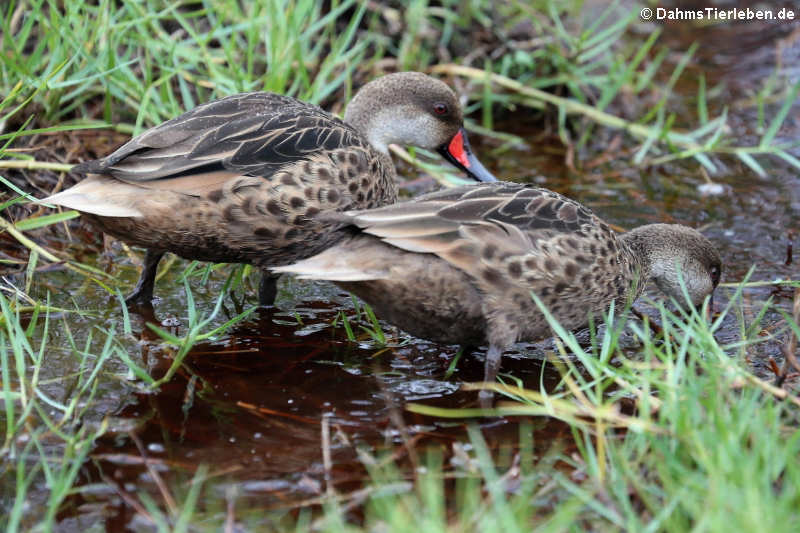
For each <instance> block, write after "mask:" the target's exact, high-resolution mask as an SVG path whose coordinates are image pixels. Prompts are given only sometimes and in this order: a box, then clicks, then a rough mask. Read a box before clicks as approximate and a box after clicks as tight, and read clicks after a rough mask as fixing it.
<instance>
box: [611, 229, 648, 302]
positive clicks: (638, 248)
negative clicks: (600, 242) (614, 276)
mask: <svg viewBox="0 0 800 533" xmlns="http://www.w3.org/2000/svg"><path fill="white" fill-rule="evenodd" d="M654 225H655V224H650V225H647V226H640V227H638V228H634V229H632V230H631V231H629V232H627V233H623V234H622V235H620V236H619V239H620V241H621V242H622V245H623V246H624V247H625V249H626V250H627V251H628V257H629V260H630V261H631V264H632V265H634V268H633V270H634V273H635V275H637V276H638V283H637V287H636V296H637V297H638V296H639V295H641V293H642V291H643V290H644V286H645V285H646V284H647V281H648V280H649V279H650V278H652V277H653V264H654V261H655V260H656V258H655V257H654V254H655V253H656V250H657V248H656V241H657V238H655V237H656V236H655V235H654V234H653V232H652V228H651V227H650V226H654Z"/></svg>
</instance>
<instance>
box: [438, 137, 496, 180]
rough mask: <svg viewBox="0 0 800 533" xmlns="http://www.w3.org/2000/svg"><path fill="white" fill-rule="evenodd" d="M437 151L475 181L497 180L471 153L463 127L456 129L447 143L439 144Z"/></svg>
mask: <svg viewBox="0 0 800 533" xmlns="http://www.w3.org/2000/svg"><path fill="white" fill-rule="evenodd" d="M438 152H439V153H440V154H442V156H443V157H444V158H445V159H447V160H448V161H450V163H452V164H453V165H455V166H457V167H458V168H460V169H461V170H463V171H464V172H466V173H467V175H468V176H469V177H470V178H472V179H474V180H475V181H497V178H495V177H494V176H493V175H492V173H491V172H489V171H488V170H486V167H484V166H483V165H482V164H481V162H480V161H478V158H477V157H475V155H474V154H473V153H472V149H471V148H470V147H469V140H467V132H466V131H464V128H461V129H460V130H458V133H456V134H455V135H454V136H453V138H452V139H450V142H449V143H447V144H443V145H442V146H440V147H439V149H438Z"/></svg>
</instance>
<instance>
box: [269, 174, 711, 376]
mask: <svg viewBox="0 0 800 533" xmlns="http://www.w3.org/2000/svg"><path fill="white" fill-rule="evenodd" d="M328 218H329V219H334V218H335V219H337V220H339V221H340V223H341V224H344V226H343V230H342V231H346V232H348V237H347V238H346V239H343V240H341V241H339V242H338V243H337V244H336V245H334V246H333V248H331V249H328V250H326V251H325V252H322V253H321V254H318V255H316V256H314V257H311V258H308V259H306V260H303V261H300V262H298V263H296V264H294V265H289V266H285V267H281V268H277V269H276V270H277V271H279V272H294V273H296V274H299V275H300V277H303V278H308V279H327V280H331V281H334V282H336V283H337V284H338V285H340V286H341V287H343V288H344V289H346V290H348V291H350V292H352V293H354V294H356V295H358V296H359V297H361V298H362V299H364V300H365V301H366V302H367V303H369V304H370V305H371V306H373V308H374V309H375V312H376V314H377V315H378V316H380V317H383V318H385V319H386V320H388V321H389V322H391V323H393V324H395V325H397V326H399V327H400V328H402V329H404V330H406V331H408V332H409V333H411V334H413V335H415V336H418V337H421V338H425V339H429V340H432V341H435V342H442V343H448V344H462V345H468V346H476V345H480V344H488V345H489V347H490V348H489V353H488V355H487V369H486V379H487V380H493V379H494V376H495V375H496V372H497V369H498V367H499V361H500V355H501V354H502V351H503V350H504V349H506V348H508V347H509V346H510V345H511V344H513V343H515V342H518V341H537V340H541V339H543V338H546V337H549V336H550V335H551V330H550V326H549V325H548V322H547V320H546V318H545V316H544V314H543V313H542V312H541V310H540V309H539V307H538V305H537V304H536V302H535V300H534V299H533V298H532V296H531V294H535V295H536V296H537V298H538V299H539V300H540V301H541V303H542V304H543V305H544V306H545V307H546V308H547V309H548V310H549V312H550V313H551V314H552V315H553V316H554V317H555V319H556V320H557V321H558V322H559V323H560V324H561V325H562V326H563V327H565V328H566V329H578V328H581V327H584V326H586V325H587V324H588V323H589V321H590V317H592V316H594V317H595V318H599V317H602V314H603V313H605V312H606V311H607V310H608V308H609V306H610V305H611V304H612V303H615V304H616V306H617V308H618V309H619V308H620V306H622V305H624V304H625V303H626V302H627V301H632V300H634V299H636V298H637V297H638V296H639V295H640V294H641V292H642V290H643V288H644V286H645V283H644V282H646V281H647V280H648V279H654V280H655V281H656V283H657V284H658V285H659V287H660V288H661V289H662V291H664V292H666V293H667V294H669V295H670V296H674V297H675V298H677V299H679V300H682V299H683V298H682V292H681V289H680V283H681V282H680V281H678V279H677V278H678V276H679V272H680V273H681V274H680V275H682V276H683V277H684V278H685V286H686V287H687V290H688V293H689V294H690V297H691V299H692V302H693V303H694V304H699V303H700V302H702V300H703V298H705V296H706V295H708V294H710V293H711V291H713V289H714V287H715V286H716V283H718V281H719V272H720V268H721V264H720V259H719V255H718V254H717V252H716V250H715V249H714V247H713V245H711V243H710V242H709V241H708V240H707V239H706V238H705V237H703V236H702V235H701V234H699V233H698V232H697V231H695V230H693V229H691V228H687V227H684V226H679V225H668V224H652V225H648V226H642V227H641V228H637V229H636V230H633V231H631V232H629V233H625V234H623V235H617V234H616V232H614V231H613V230H612V229H611V228H610V227H609V226H608V224H606V223H605V222H603V221H602V220H601V219H600V218H599V217H597V216H596V215H595V214H594V213H592V212H591V211H590V210H589V209H588V208H586V207H584V206H583V205H581V204H579V203H578V202H575V201H573V200H570V199H569V198H566V197H564V196H562V195H560V194H557V193H555V192H552V191H549V190H547V189H541V188H536V187H531V186H526V185H523V184H515V183H504V182H496V183H490V184H482V185H476V186H464V187H458V188H454V189H449V190H444V191H439V192H435V193H432V194H428V195H424V196H421V197H419V198H416V199H414V200H412V201H410V202H405V203H402V204H395V205H391V206H386V207H381V208H377V209H371V210H366V211H351V212H346V213H340V214H336V215H331V216H329V217H328Z"/></svg>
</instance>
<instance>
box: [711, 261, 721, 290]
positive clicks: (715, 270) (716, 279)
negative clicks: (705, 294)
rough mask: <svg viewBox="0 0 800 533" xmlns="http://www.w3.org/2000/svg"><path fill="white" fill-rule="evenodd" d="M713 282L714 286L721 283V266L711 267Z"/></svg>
mask: <svg viewBox="0 0 800 533" xmlns="http://www.w3.org/2000/svg"><path fill="white" fill-rule="evenodd" d="M710 274H711V283H713V284H714V287H716V286H717V284H719V275H720V268H719V267H718V266H716V265H714V266H712V267H711V272H710Z"/></svg>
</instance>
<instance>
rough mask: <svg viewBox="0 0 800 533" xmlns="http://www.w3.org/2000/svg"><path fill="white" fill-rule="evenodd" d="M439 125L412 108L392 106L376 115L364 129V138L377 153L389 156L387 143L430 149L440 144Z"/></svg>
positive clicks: (431, 118)
mask: <svg viewBox="0 0 800 533" xmlns="http://www.w3.org/2000/svg"><path fill="white" fill-rule="evenodd" d="M440 127H441V125H440V124H439V122H438V121H437V120H436V119H435V118H433V117H432V116H431V115H428V114H424V113H421V112H420V110H419V108H417V107H414V106H393V107H389V108H386V109H382V110H381V111H380V112H378V113H377V114H375V115H374V116H373V117H372V119H371V120H370V121H369V124H368V126H367V139H368V140H369V142H370V144H371V145H372V146H373V147H374V148H375V149H376V150H378V151H380V152H383V153H388V152H389V148H388V145H389V144H399V145H403V146H409V145H410V146H419V147H420V148H426V149H429V150H432V149H434V148H437V147H438V146H439V144H441V133H440V132H439V128H440Z"/></svg>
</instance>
